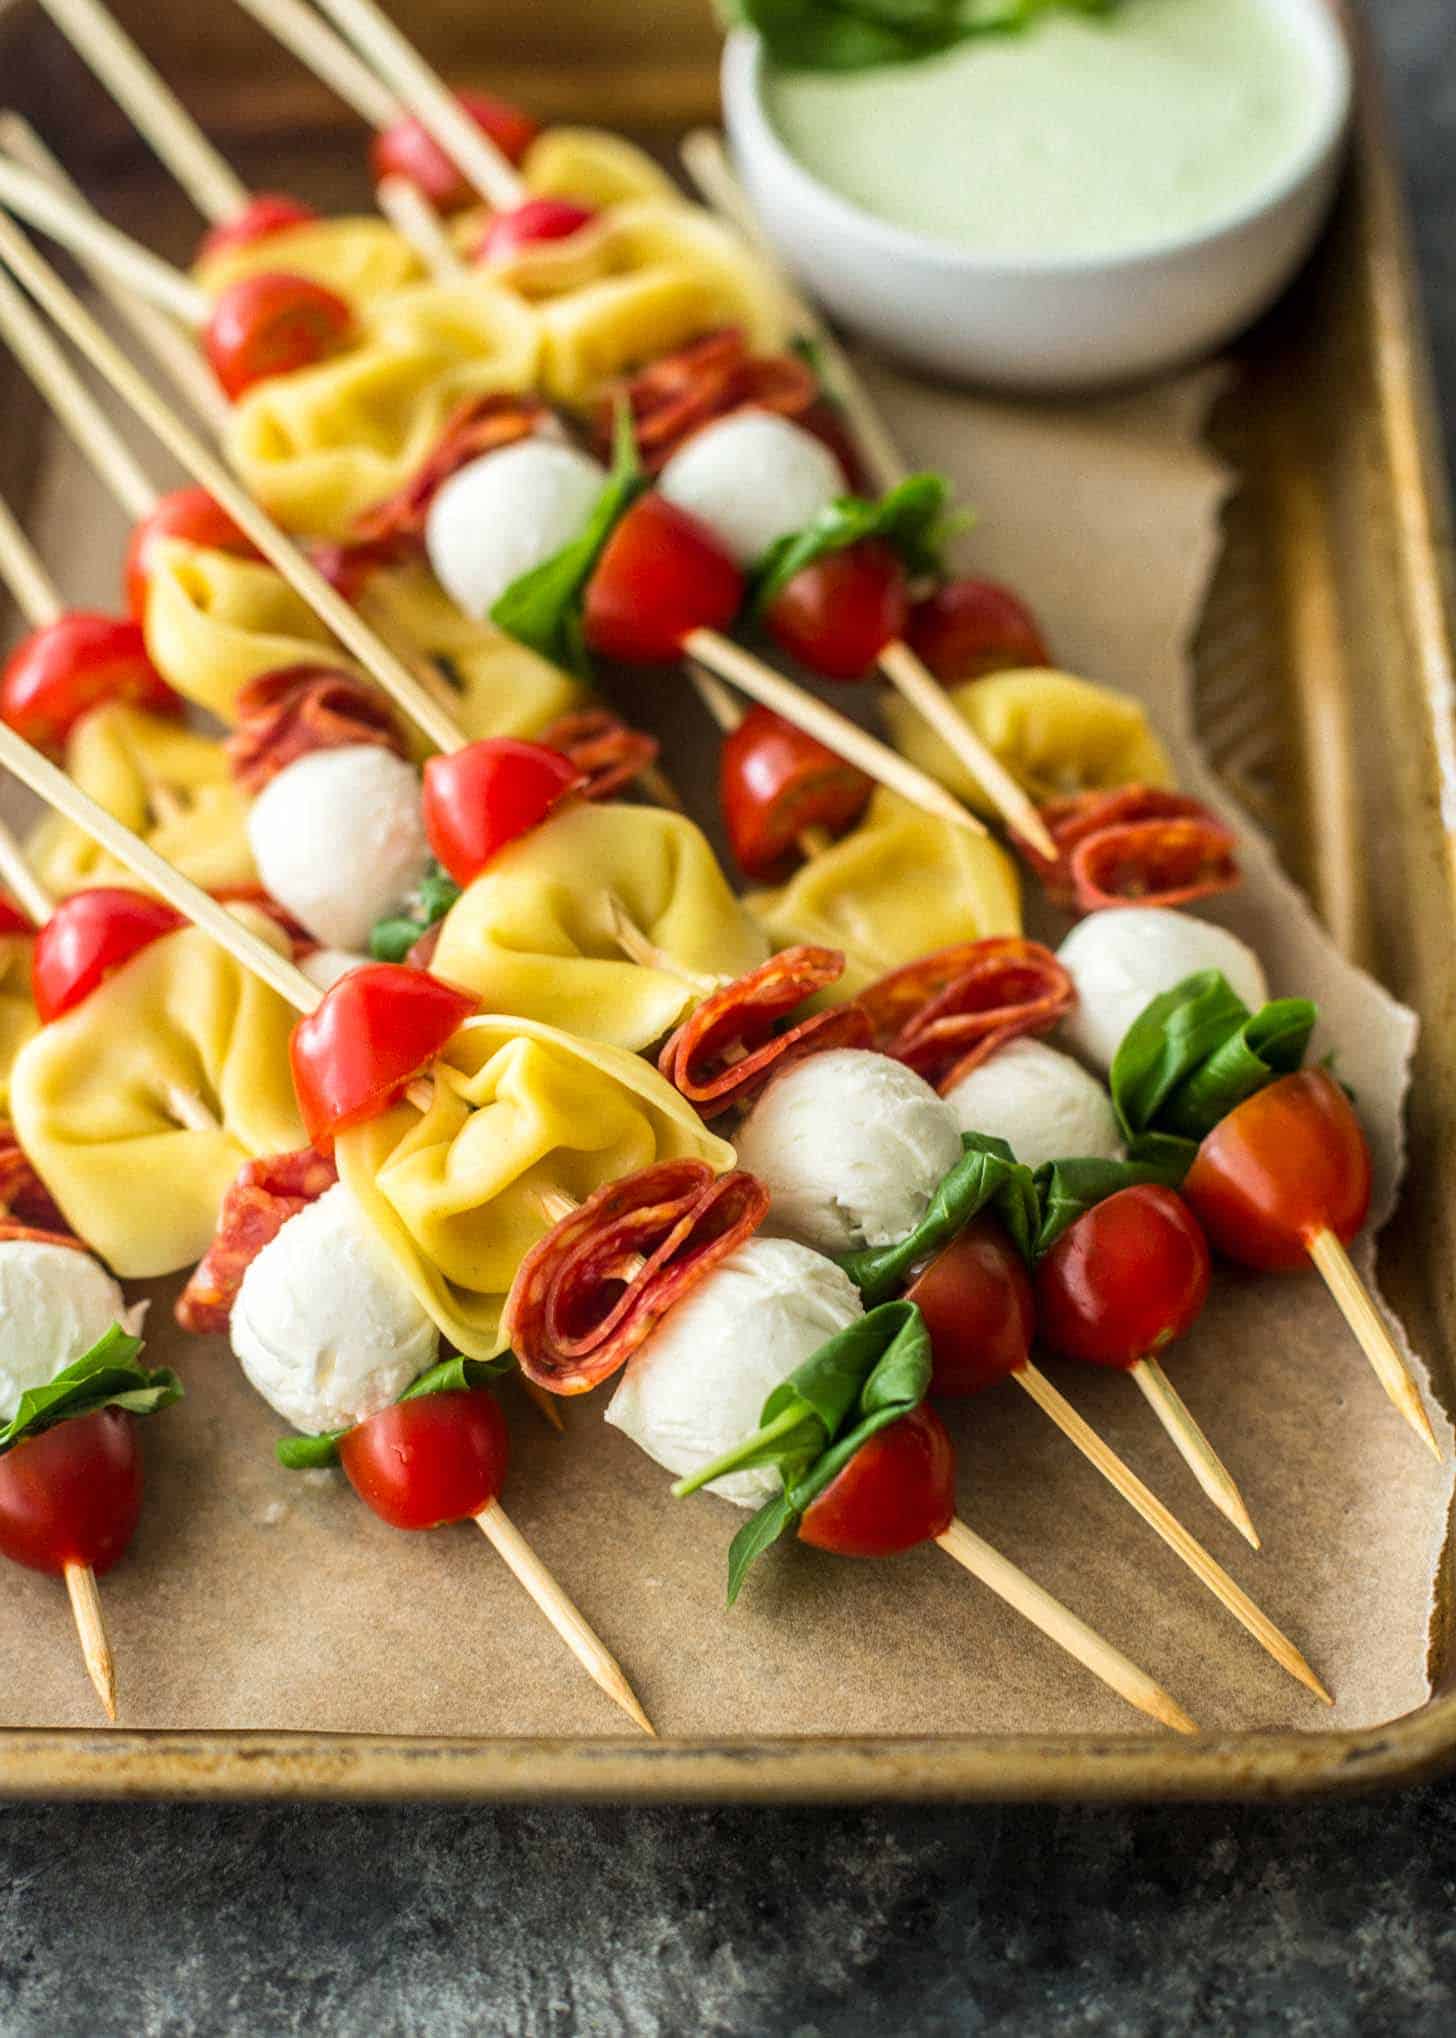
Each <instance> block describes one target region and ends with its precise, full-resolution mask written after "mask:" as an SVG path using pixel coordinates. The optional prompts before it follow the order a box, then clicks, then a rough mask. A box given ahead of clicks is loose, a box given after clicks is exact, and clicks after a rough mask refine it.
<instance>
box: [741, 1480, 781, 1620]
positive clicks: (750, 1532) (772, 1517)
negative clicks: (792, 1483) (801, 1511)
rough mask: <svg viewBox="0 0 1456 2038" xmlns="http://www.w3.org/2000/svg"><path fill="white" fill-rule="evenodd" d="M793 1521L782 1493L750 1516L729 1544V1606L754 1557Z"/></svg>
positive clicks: (772, 1543) (765, 1548)
mask: <svg viewBox="0 0 1456 2038" xmlns="http://www.w3.org/2000/svg"><path fill="white" fill-rule="evenodd" d="M793 1519H794V1510H793V1509H792V1508H791V1507H790V1505H789V1503H788V1501H787V1500H786V1499H785V1498H784V1496H783V1494H782V1493H778V1494H775V1496H774V1498H773V1499H772V1500H766V1501H765V1502H764V1504H763V1506H762V1507H761V1508H760V1509H759V1510H758V1513H757V1514H755V1515H752V1516H750V1518H749V1519H748V1520H747V1521H746V1522H745V1523H744V1524H743V1526H742V1528H741V1529H740V1530H739V1531H738V1533H737V1535H736V1536H735V1537H734V1538H733V1540H732V1542H731V1543H730V1544H729V1545H728V1604H729V1605H730V1606H732V1604H733V1602H734V1600H735V1599H736V1598H737V1597H738V1595H739V1593H740V1592H741V1591H742V1589H743V1581H744V1579H745V1578H746V1577H747V1576H748V1573H749V1569H750V1567H751V1566H752V1564H753V1561H754V1559H755V1558H756V1557H761V1556H762V1555H763V1553H764V1551H765V1550H769V1549H772V1548H773V1545H774V1544H775V1543H776V1542H777V1541H778V1539H779V1537H780V1536H781V1535H782V1534H783V1533H784V1530H785V1529H786V1528H788V1527H789V1525H790V1523H791V1522H792V1521H793Z"/></svg>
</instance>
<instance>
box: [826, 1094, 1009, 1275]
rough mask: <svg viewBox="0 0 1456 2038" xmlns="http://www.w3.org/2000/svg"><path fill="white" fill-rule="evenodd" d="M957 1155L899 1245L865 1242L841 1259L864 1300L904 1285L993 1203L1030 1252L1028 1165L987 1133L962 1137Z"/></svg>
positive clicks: (968, 1133) (1003, 1221) (998, 1214)
mask: <svg viewBox="0 0 1456 2038" xmlns="http://www.w3.org/2000/svg"><path fill="white" fill-rule="evenodd" d="M961 1145H962V1147H963V1149H964V1151H963V1153H962V1155H961V1158H960V1159H959V1160H958V1161H957V1162H956V1164H955V1166H954V1167H953V1168H952V1169H951V1171H950V1173H949V1174H948V1175H947V1176H946V1177H945V1179H944V1181H943V1182H942V1183H941V1184H940V1186H939V1188H937V1190H936V1192H935V1194H934V1195H933V1196H932V1197H931V1199H930V1203H929V1206H928V1207H927V1209H926V1212H925V1215H924V1216H923V1217H922V1218H921V1220H920V1222H919V1223H918V1224H917V1225H916V1227H915V1229H914V1230H913V1231H912V1232H911V1233H910V1235H909V1237H908V1238H902V1239H901V1240H900V1242H899V1244H898V1245H882V1246H868V1247H866V1248H865V1250H864V1251H862V1252H857V1253H846V1254H845V1255H844V1256H843V1257H842V1258H841V1260H840V1262H839V1264H840V1266H842V1267H843V1269H844V1271H845V1273H846V1274H848V1276H849V1278H850V1280H851V1281H853V1283H854V1285H855V1286H856V1288H858V1289H859V1291H860V1293H861V1294H862V1295H863V1296H864V1298H865V1302H866V1304H867V1305H873V1304H874V1303H876V1302H882V1301H883V1300H884V1299H885V1297H886V1296H887V1295H893V1294H894V1293H895V1292H896V1290H897V1289H899V1288H902V1287H903V1286H904V1284H905V1277H906V1275H907V1274H908V1273H909V1271H910V1269H911V1268H912V1267H913V1266H917V1265H918V1264H919V1263H920V1261H922V1260H928V1259H933V1258H934V1256H935V1255H936V1253H938V1252H939V1251H940V1250H941V1249H942V1247H944V1246H947V1245H949V1244H950V1242H951V1240H952V1239H953V1238H954V1237H955V1236H956V1233H957V1232H959V1231H961V1230H963V1229H964V1228H965V1226H966V1225H967V1224H969V1223H970V1221H971V1219H972V1218H973V1217H975V1216H977V1215H979V1213H980V1212H981V1211H982V1210H984V1209H985V1208H986V1207H987V1205H988V1204H993V1205H994V1206H995V1209H996V1214H997V1216H998V1217H999V1218H1000V1219H1001V1221H1002V1223H1003V1224H1004V1225H1005V1226H1006V1229H1007V1230H1008V1231H1009V1232H1010V1234H1011V1237H1012V1240H1013V1242H1014V1244H1015V1246H1016V1249H1017V1251H1018V1252H1019V1253H1020V1254H1021V1256H1022V1258H1023V1259H1026V1260H1029V1259H1030V1258H1031V1256H1032V1250H1033V1246H1034V1243H1035V1240H1036V1234H1037V1228H1038V1225H1039V1223H1040V1215H1039V1210H1038V1204H1037V1199H1036V1189H1035V1185H1034V1184H1033V1181H1032V1174H1031V1169H1030V1168H1028V1167H1024V1166H1023V1165H1022V1163H1021V1162H1020V1161H1018V1160H1017V1159H1016V1157H1015V1155H1014V1154H1013V1153H1012V1151H1011V1148H1010V1147H1009V1146H1008V1145H1007V1144H1006V1142H1005V1140H1004V1139H992V1138H990V1137H989V1136H988V1135H987V1134H985V1133H980V1132H967V1133H963V1134H962V1136H961Z"/></svg>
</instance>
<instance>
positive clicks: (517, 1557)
mask: <svg viewBox="0 0 1456 2038" xmlns="http://www.w3.org/2000/svg"><path fill="white" fill-rule="evenodd" d="M475 1520H476V1523H477V1525H478V1526H479V1528H480V1530H481V1532H482V1534H483V1535H484V1536H485V1537H486V1538H487V1540H488V1541H489V1543H490V1545H491V1547H492V1548H493V1549H494V1550H495V1551H496V1553H497V1555H499V1556H500V1557H502V1558H503V1559H504V1560H505V1562H506V1564H507V1565H508V1566H509V1568H510V1569H511V1570H512V1571H513V1572H514V1573H515V1576H516V1577H517V1578H518V1579H519V1581H520V1582H521V1584H522V1585H524V1586H525V1588H526V1590H527V1592H529V1593H530V1595H531V1597H532V1599H534V1600H535V1602H536V1604H537V1606H539V1607H540V1609H541V1611H542V1613H544V1614H545V1616H546V1618H547V1620H549V1621H550V1623H551V1625H552V1627H554V1628H555V1630H556V1632H557V1634H558V1635H560V1637H561V1639H562V1641H563V1642H565V1643H566V1646H567V1647H568V1648H569V1649H570V1650H571V1652H572V1654H573V1655H574V1656H575V1657H576V1660H577V1662H578V1663H580V1665H581V1667H582V1669H583V1670H585V1672H586V1674H587V1676H588V1677H590V1678H591V1679H592V1681H593V1682H594V1683H596V1684H598V1685H600V1687H601V1689H602V1690H603V1691H604V1692H605V1693H606V1694H607V1696H608V1698H610V1699H611V1700H612V1701H613V1702H614V1703H615V1704H617V1705H619V1706H620V1707H621V1708H622V1710H623V1712H624V1713H626V1715H627V1717H628V1719H630V1720H631V1721H633V1723H634V1724H635V1725H636V1726H639V1727H640V1728H641V1729H642V1731H643V1733H644V1734H650V1735H651V1736H652V1737H653V1738H654V1739H656V1736H657V1729H656V1727H654V1726H653V1724H652V1722H651V1720H650V1719H648V1717H647V1715H646V1713H645V1712H644V1711H643V1710H642V1706H641V1704H640V1702H639V1700H638V1698H637V1694H636V1693H635V1692H634V1691H633V1689H632V1687H631V1685H630V1684H629V1683H628V1682H627V1679H626V1676H625V1675H624V1673H623V1670H622V1666H621V1664H620V1663H619V1662H618V1661H617V1659H616V1657H615V1656H613V1655H612V1653H611V1652H610V1650H609V1649H608V1648H607V1646H606V1644H605V1643H604V1642H603V1641H602V1639H601V1637H600V1636H599V1635H598V1634H597V1633H596V1631H595V1629H594V1628H592V1627H591V1626H589V1625H588V1623H587V1621H586V1619H585V1617H584V1615H583V1614H582V1613H581V1612H580V1610H579V1609H578V1608H577V1607H575V1606H574V1605H573V1604H572V1602H571V1601H570V1600H569V1599H568V1598H567V1596H566V1594H565V1593H564V1592H563V1591H562V1589H561V1587H560V1585H558V1584H557V1582H556V1580H555V1579H554V1578H553V1577H552V1575H551V1573H550V1572H549V1571H548V1570H547V1569H546V1566H545V1565H544V1564H543V1563H542V1562H541V1559H540V1558H539V1557H538V1556H537V1555H536V1552H535V1551H534V1550H533V1549H532V1548H531V1545H530V1544H529V1543H528V1542H527V1541H526V1539H525V1537H524V1536H523V1535H522V1534H521V1532H520V1530H519V1529H518V1528H517V1527H516V1526H515V1523H514V1522H513V1521H512V1520H511V1518H510V1516H509V1515H508V1514H507V1513H506V1511H505V1509H504V1508H503V1507H502V1506H501V1504H500V1502H499V1501H498V1500H493V1501H492V1502H491V1503H490V1505H489V1507H485V1508H482V1509H481V1511H480V1513H479V1514H478V1515H476V1517H475Z"/></svg>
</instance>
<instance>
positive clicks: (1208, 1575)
mask: <svg viewBox="0 0 1456 2038" xmlns="http://www.w3.org/2000/svg"><path fill="white" fill-rule="evenodd" d="M1011 1377H1012V1379H1013V1380H1014V1381H1015V1382H1016V1384H1017V1386H1018V1387H1021V1388H1023V1389H1024V1390H1025V1391H1026V1393H1028V1394H1029V1395H1030V1396H1031V1398H1032V1400H1033V1401H1034V1402H1035V1403H1036V1405H1037V1407H1038V1408H1040V1409H1042V1410H1043V1411H1044V1413H1045V1414H1047V1415H1049V1416H1050V1417H1051V1419H1052V1421H1053V1422H1054V1423H1055V1424H1056V1425H1057V1428H1058V1429H1059V1430H1061V1432H1062V1434H1063V1435H1064V1436H1066V1437H1069V1438H1070V1439H1071V1441H1072V1442H1073V1443H1074V1444H1075V1445H1076V1447H1077V1449H1078V1450H1079V1451H1080V1452H1081V1453H1082V1456H1083V1457H1084V1458H1086V1459H1087V1461H1088V1463H1089V1464H1092V1465H1095V1466H1096V1468H1097V1470H1098V1471H1099V1472H1100V1473H1101V1474H1102V1476H1103V1478H1104V1479H1106V1480H1107V1481H1108V1483H1109V1484H1110V1485H1111V1486H1113V1487H1114V1488H1115V1489H1116V1490H1117V1492H1118V1493H1120V1494H1121V1495H1122V1497H1123V1499H1124V1500H1125V1501H1126V1502H1127V1503H1128V1505H1129V1507H1132V1508H1134V1509H1136V1511H1137V1512H1138V1513H1139V1514H1140V1515H1141V1516H1142V1518H1143V1520H1144V1521H1145V1522H1146V1523H1147V1524H1148V1526H1149V1528H1152V1529H1155V1530H1156V1531H1157V1533H1158V1534H1159V1535H1160V1536H1161V1537H1162V1539H1163V1541H1164V1542H1165V1543H1166V1544H1167V1545H1168V1548H1169V1549H1170V1550H1172V1551H1173V1553H1174V1554H1175V1556H1178V1557H1181V1558H1182V1560H1183V1562H1184V1563H1185V1564H1186V1565H1187V1566H1188V1568H1189V1570H1190V1571H1191V1572H1192V1573H1193V1575H1194V1577H1195V1578H1197V1579H1198V1580H1199V1582H1200V1583H1201V1584H1203V1585H1206V1586H1207V1588H1208V1590H1209V1591H1210V1592H1211V1593H1212V1594H1213V1596H1214V1598H1215V1599H1217V1600H1218V1601H1219V1603H1220V1604H1221V1605H1222V1606H1225V1607H1227V1608H1228V1610H1229V1612H1230V1613H1231V1614H1232V1615H1233V1617H1234V1619H1235V1620H1236V1621H1238V1622H1239V1623H1240V1624H1241V1626H1243V1627H1245V1628H1247V1630H1248V1632H1249V1633H1250V1634H1251V1635H1252V1636H1253V1637H1254V1640H1255V1641H1256V1642H1257V1643H1258V1644H1259V1646H1260V1647H1261V1648H1262V1649H1266V1650H1267V1651H1268V1653H1269V1654H1270V1655H1271V1656H1272V1657H1273V1658H1274V1660H1275V1662H1276V1663H1278V1664H1279V1665H1280V1666H1281V1668H1283V1669H1285V1670H1287V1671H1288V1672H1289V1674H1290V1676H1291V1677H1293V1678H1296V1679H1297V1680H1298V1682H1299V1683H1301V1684H1302V1685H1304V1687H1305V1689H1306V1690H1308V1691H1312V1692H1313V1693H1314V1695H1315V1697H1316V1698H1318V1699H1320V1700H1321V1701H1322V1702H1323V1703H1324V1704H1325V1705H1333V1704H1334V1700H1333V1699H1332V1698H1331V1696H1330V1694H1329V1692H1328V1691H1326V1689H1325V1687H1324V1685H1323V1684H1321V1682H1320V1680H1319V1678H1318V1677H1316V1676H1315V1674H1314V1672H1313V1670H1311V1669H1310V1667H1309V1665H1308V1663H1306V1662H1305V1660H1304V1658H1303V1656H1302V1655H1301V1654H1300V1653H1299V1651H1298V1649H1296V1648H1295V1646H1294V1644H1293V1642H1291V1641H1290V1639H1289V1637H1288V1636H1287V1635H1285V1634H1283V1633H1281V1631H1280V1630H1279V1629H1278V1628H1276V1627H1275V1625H1274V1623H1273V1621H1271V1620H1270V1618H1269V1616H1268V1615H1267V1614H1266V1613H1264V1612H1262V1611H1261V1610H1260V1609H1259V1608H1258V1607H1257V1606H1255V1604H1254V1602H1253V1600H1252V1599H1250V1597H1249V1595H1248V1594H1247V1593H1246V1592H1245V1591H1244V1590H1243V1588H1242V1587H1241V1586H1238V1585H1236V1584H1235V1583H1234V1581H1233V1579H1232V1578H1230V1576H1229V1574H1228V1573H1227V1571H1225V1570H1224V1568H1223V1566H1222V1565H1221V1564H1219V1563H1217V1562H1215V1560H1214V1559H1213V1558H1212V1557H1211V1556H1210V1555H1209V1554H1208V1552H1207V1550H1205V1549H1204V1547H1203V1545H1202V1543H1200V1542H1199V1541H1198V1540H1197V1538H1196V1537H1194V1536H1192V1535H1190V1534H1189V1532H1188V1530H1187V1529H1186V1528H1184V1526H1183V1524H1182V1522H1180V1521H1179V1520H1178V1518H1177V1517H1176V1515H1174V1514H1173V1513H1172V1512H1171V1511H1170V1510H1169V1509H1168V1508H1166V1507H1165V1506H1164V1505H1163V1503H1162V1501H1161V1500H1159V1499H1158V1497H1157V1495H1156V1494H1155V1493H1153V1492H1152V1491H1151V1489H1150V1488H1149V1487H1147V1486H1145V1485H1144V1484H1143V1482H1142V1480H1141V1479H1139V1477H1138V1476H1137V1474H1136V1472H1134V1471H1133V1470H1132V1468H1131V1467H1130V1466H1129V1465H1127V1464H1125V1463H1124V1462H1123V1460H1122V1459H1121V1458H1120V1457H1119V1456H1118V1455H1117V1453H1116V1451H1114V1450H1113V1448H1112V1446H1111V1445H1110V1444H1109V1443H1107V1442H1106V1441H1105V1440H1104V1439H1103V1438H1102V1437H1100V1436H1098V1434H1097V1432H1096V1430H1095V1429H1093V1427H1092V1425H1091V1424H1090V1423H1089V1422H1087V1421H1085V1420H1084V1419H1083V1418H1082V1416H1080V1415H1079V1414H1078V1413H1077V1411H1076V1409H1075V1408H1073V1406H1072V1404H1071V1402H1070V1401H1068V1400H1067V1398H1066V1396H1065V1395H1064V1394H1062V1393H1061V1392H1060V1391H1059V1390H1058V1389H1057V1388H1056V1387H1054V1386H1053V1385H1052V1383H1051V1381H1050V1380H1049V1379H1048V1378H1047V1377H1046V1375H1045V1373H1043V1372H1042V1371H1041V1369H1040V1368H1039V1367H1037V1366H1034V1365H1032V1364H1030V1363H1029V1362H1028V1363H1026V1364H1024V1365H1020V1366H1018V1367H1017V1368H1016V1370H1015V1372H1014V1373H1013V1374H1012V1375H1011Z"/></svg>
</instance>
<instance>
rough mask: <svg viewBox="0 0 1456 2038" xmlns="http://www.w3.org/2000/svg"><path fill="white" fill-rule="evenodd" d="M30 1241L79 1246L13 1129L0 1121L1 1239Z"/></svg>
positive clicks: (82, 1245) (79, 1242)
mask: <svg viewBox="0 0 1456 2038" xmlns="http://www.w3.org/2000/svg"><path fill="white" fill-rule="evenodd" d="M9 1238H29V1239H36V1240H39V1241H42V1242H46V1243H49V1244H51V1245H74V1246H80V1248H81V1250H82V1252H85V1251H86V1250H87V1248H86V1246H85V1244H84V1243H83V1242H82V1240H80V1239H79V1238H77V1236H76V1234H75V1232H73V1231H72V1229H71V1227H70V1225H69V1224H67V1222H66V1220H65V1218H64V1217H63V1216H62V1214H61V1209H60V1205H59V1204H58V1203H57V1202H56V1200H55V1198H54V1197H53V1196H52V1195H51V1192H50V1190H49V1189H48V1188H47V1187H46V1185H45V1183H44V1182H43V1181H42V1180H41V1178H40V1176H39V1175H38V1174H37V1173H36V1171H35V1169H34V1168H33V1167H32V1165H31V1163H30V1160H29V1157H28V1156H27V1154H26V1152H25V1149H24V1148H23V1147H22V1146H21V1144H20V1141H19V1140H18V1139H17V1138H16V1136H15V1132H14V1129H13V1127H11V1126H10V1125H8V1124H7V1123H6V1122H5V1120H4V1119H0V1239H9Z"/></svg>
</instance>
